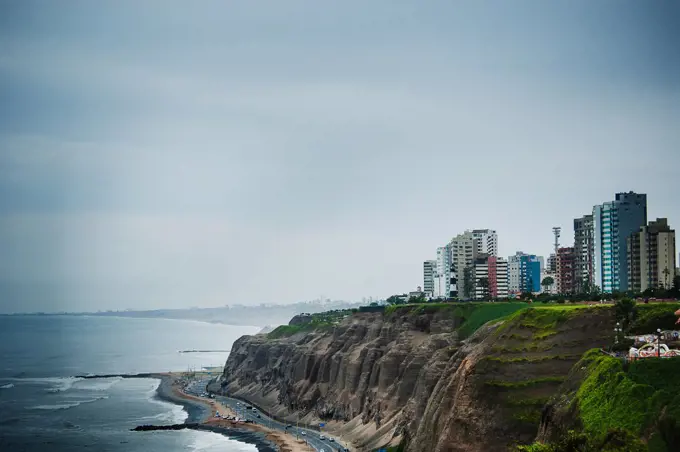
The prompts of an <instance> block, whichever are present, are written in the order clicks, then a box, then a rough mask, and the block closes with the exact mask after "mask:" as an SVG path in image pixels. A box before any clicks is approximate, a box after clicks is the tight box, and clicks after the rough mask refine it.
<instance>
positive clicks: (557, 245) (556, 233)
mask: <svg viewBox="0 0 680 452" xmlns="http://www.w3.org/2000/svg"><path fill="white" fill-rule="evenodd" d="M552 230H553V235H554V236H555V265H557V250H558V249H559V248H560V232H561V231H562V228H561V227H559V226H555V227H554V228H552Z"/></svg>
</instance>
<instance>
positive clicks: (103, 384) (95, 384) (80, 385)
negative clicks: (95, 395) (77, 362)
mask: <svg viewBox="0 0 680 452" xmlns="http://www.w3.org/2000/svg"><path fill="white" fill-rule="evenodd" d="M122 380H123V378H122V377H113V378H98V379H91V380H80V381H76V382H75V383H74V384H73V389H79V390H85V391H107V390H109V389H111V387H112V386H113V385H115V384H116V383H118V382H120V381H122Z"/></svg>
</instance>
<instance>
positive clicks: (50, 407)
mask: <svg viewBox="0 0 680 452" xmlns="http://www.w3.org/2000/svg"><path fill="white" fill-rule="evenodd" d="M108 398H109V397H108V396H101V397H95V398H94V399H86V400H67V401H65V402H64V403H56V404H54V405H36V406H32V407H26V408H27V409H29V410H48V411H54V410H68V409H69V408H75V407H77V406H79V405H82V404H84V403H92V402H96V401H97V400H102V399H108Z"/></svg>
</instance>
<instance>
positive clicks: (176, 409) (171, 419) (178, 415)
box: [139, 405, 189, 424]
mask: <svg viewBox="0 0 680 452" xmlns="http://www.w3.org/2000/svg"><path fill="white" fill-rule="evenodd" d="M188 416H189V415H188V414H187V412H186V411H184V408H182V407H181V406H179V405H172V406H171V407H170V409H169V410H168V411H164V412H162V413H159V414H156V415H154V416H145V417H143V418H140V419H139V421H140V423H144V422H151V423H157V422H159V421H160V422H167V423H170V424H181V423H182V422H184V421H185V420H186V418H187V417H188Z"/></svg>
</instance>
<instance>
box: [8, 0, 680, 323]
mask: <svg viewBox="0 0 680 452" xmlns="http://www.w3.org/2000/svg"><path fill="white" fill-rule="evenodd" d="M322 3H323V4H322ZM0 42H2V45H1V46H0V97H1V99H2V102H0V171H1V172H2V177H1V178H0V300H2V301H0V312H18V311H22V312H28V311H97V310H107V309H112V310H116V309H127V308H135V309H159V308H187V307H191V306H201V307H211V306H223V305H225V304H244V305H251V304H255V305H256V304H260V303H263V302H264V303H292V302H296V301H302V300H311V299H317V298H319V297H323V298H331V299H344V300H359V299H361V298H362V297H364V296H366V297H368V296H373V297H376V296H381V297H387V296H389V295H390V294H393V293H402V292H406V291H408V290H413V289H415V287H416V286H418V285H422V278H423V275H422V263H423V261H424V260H426V259H434V258H435V250H436V247H437V246H442V245H444V244H445V243H446V242H447V241H448V240H450V239H451V237H453V236H454V235H456V234H458V233H461V232H463V231H464V230H466V229H478V228H492V229H496V230H497V231H498V235H499V251H500V253H499V254H500V255H501V256H508V255H510V254H514V252H515V251H517V250H522V251H525V252H530V253H535V254H540V255H543V256H547V255H548V253H550V250H551V246H552V245H551V244H552V230H551V228H552V227H553V226H561V227H562V243H563V244H565V245H569V244H571V243H573V226H572V221H573V219H574V218H575V217H579V216H582V215H584V214H588V213H590V212H591V209H592V206H593V205H594V204H599V203H602V202H604V201H609V200H612V199H613V198H614V194H615V193H617V192H623V191H629V190H633V191H637V192H640V193H646V194H647V198H648V217H649V219H650V220H651V219H654V218H656V217H666V218H668V220H669V223H670V225H671V227H673V228H675V229H676V230H677V228H679V227H680V201H679V197H678V196H679V195H680V190H679V188H678V172H679V169H678V168H680V127H679V126H678V125H679V124H680V52H679V51H678V45H679V44H680V3H678V2H674V3H673V2H663V3H662V2H636V1H600V2H592V1H569V2H542V1H516V2H502V1H495V2H491V1H479V0H478V1H474V2H472V1H470V2H452V1H444V0H433V1H430V2H425V3H423V2H416V1H382V0H376V1H374V2H370V3H367V2H358V1H349V0H346V1H342V2H337V1H330V2H313V1H302V0H290V1H286V2H277V1H263V2H258V3H257V4H255V2H219V1H202V2H198V3H194V4H191V6H187V4H186V3H185V2H178V1H174V0H173V1H142V2H132V1H116V2H112V1H100V2H87V1H61V2H44V1H43V2H38V1H32V0H22V1H8V0H0Z"/></svg>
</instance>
